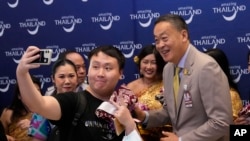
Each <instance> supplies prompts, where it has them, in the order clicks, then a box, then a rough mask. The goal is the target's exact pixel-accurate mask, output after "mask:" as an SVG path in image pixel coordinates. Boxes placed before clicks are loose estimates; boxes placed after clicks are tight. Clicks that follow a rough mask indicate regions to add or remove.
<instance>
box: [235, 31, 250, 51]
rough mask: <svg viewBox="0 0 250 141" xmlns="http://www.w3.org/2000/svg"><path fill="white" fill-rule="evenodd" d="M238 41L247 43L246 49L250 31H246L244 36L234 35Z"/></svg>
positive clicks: (249, 44) (249, 45)
mask: <svg viewBox="0 0 250 141" xmlns="http://www.w3.org/2000/svg"><path fill="white" fill-rule="evenodd" d="M236 38H237V41H238V43H247V47H248V49H250V33H246V34H245V36H239V37H236Z"/></svg>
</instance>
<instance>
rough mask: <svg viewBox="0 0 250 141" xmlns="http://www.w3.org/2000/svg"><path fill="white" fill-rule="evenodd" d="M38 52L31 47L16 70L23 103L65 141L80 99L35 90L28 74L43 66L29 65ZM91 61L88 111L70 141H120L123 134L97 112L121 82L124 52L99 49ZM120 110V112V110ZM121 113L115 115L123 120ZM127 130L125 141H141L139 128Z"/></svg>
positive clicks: (72, 94) (86, 95) (68, 94)
mask: <svg viewBox="0 0 250 141" xmlns="http://www.w3.org/2000/svg"><path fill="white" fill-rule="evenodd" d="M38 51H39V48H37V47H35V46H30V47H28V48H27V50H26V51H25V53H24V54H23V56H22V58H21V60H20V63H19V64H18V67H17V71H16V74H17V81H18V84H19V88H20V93H21V96H22V100H23V102H24V103H25V104H26V105H27V106H28V107H29V109H31V110H32V111H33V112H36V113H38V114H40V115H42V116H44V117H46V118H48V119H50V120H53V123H54V124H56V125H57V126H58V127H59V129H60V133H61V141H66V140H67V133H68V132H69V129H70V126H71V122H72V120H73V117H74V115H75V111H76V108H77V95H76V94H75V93H74V92H69V93H65V94H58V95H56V96H41V94H40V93H39V92H38V91H37V90H36V89H34V87H33V86H32V83H31V80H30V74H29V70H30V69H33V68H38V67H40V65H37V64H31V63H30V62H32V61H33V60H35V59H36V58H38V57H39V55H38V56H34V54H36V52H38ZM88 58H89V60H90V62H89V69H88V81H89V86H88V87H87V88H86V90H85V91H84V92H82V94H84V95H85V97H86V100H87V104H86V109H85V111H84V113H83V114H82V117H81V118H80V122H79V123H78V124H77V126H76V128H75V130H74V133H73V136H74V138H72V139H71V140H74V141H78V140H79V141H80V140H81V141H82V140H88V141H121V140H122V139H123V137H124V133H122V134H120V135H119V136H117V135H116V134H115V130H114V128H113V125H112V123H113V122H108V121H105V120H104V119H101V118H98V117H97V116H96V115H95V111H96V109H97V107H98V106H99V105H100V104H101V103H102V102H104V101H109V99H110V96H111V95H112V94H113V92H114V90H115V88H116V85H117V83H118V81H119V80H120V79H121V78H122V74H123V69H124V65H125V57H124V55H123V54H122V52H121V51H119V50H118V49H117V48H115V47H113V46H100V47H97V48H95V49H93V50H92V51H91V52H90V54H89V56H88ZM117 109H118V111H119V108H117ZM119 113H120V112H118V114H115V115H117V116H118V117H120V116H119ZM118 119H122V118H118ZM130 119H131V117H130ZM124 120H125V119H124ZM124 120H123V121H122V122H121V123H125V122H126V120H125V121H124ZM130 121H131V120H130ZM124 126H125V132H126V135H127V136H126V137H125V138H124V139H125V140H131V139H132V140H134V139H136V140H140V137H138V134H136V126H131V127H130V126H128V125H125V124H124ZM130 135H135V136H130ZM131 137H132V138H131Z"/></svg>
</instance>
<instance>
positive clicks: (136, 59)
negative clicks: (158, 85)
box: [134, 56, 139, 64]
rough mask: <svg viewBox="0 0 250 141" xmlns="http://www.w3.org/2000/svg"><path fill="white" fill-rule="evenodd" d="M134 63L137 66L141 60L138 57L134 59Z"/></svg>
mask: <svg viewBox="0 0 250 141" xmlns="http://www.w3.org/2000/svg"><path fill="white" fill-rule="evenodd" d="M134 62H135V63H136V64H138V63H139V58H138V56H135V57H134Z"/></svg>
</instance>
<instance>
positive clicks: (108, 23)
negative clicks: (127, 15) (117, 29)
mask: <svg viewBox="0 0 250 141" xmlns="http://www.w3.org/2000/svg"><path fill="white" fill-rule="evenodd" d="M120 19H121V18H120V16H118V15H113V14H112V13H108V12H107V13H100V14H98V16H97V17H91V20H92V22H93V23H99V24H100V27H101V28H102V29H103V30H109V29H110V28H111V27H112V24H113V22H117V21H120Z"/></svg>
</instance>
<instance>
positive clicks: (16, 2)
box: [7, 0, 19, 8]
mask: <svg viewBox="0 0 250 141" xmlns="http://www.w3.org/2000/svg"><path fill="white" fill-rule="evenodd" d="M7 3H8V5H9V7H10V8H16V7H17V6H18V3H19V0H16V1H15V2H14V3H10V2H7Z"/></svg>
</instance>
